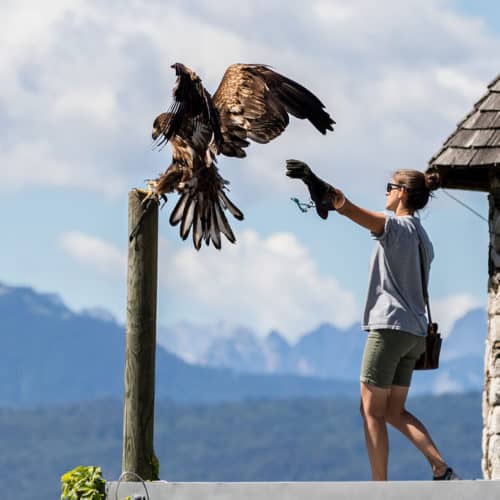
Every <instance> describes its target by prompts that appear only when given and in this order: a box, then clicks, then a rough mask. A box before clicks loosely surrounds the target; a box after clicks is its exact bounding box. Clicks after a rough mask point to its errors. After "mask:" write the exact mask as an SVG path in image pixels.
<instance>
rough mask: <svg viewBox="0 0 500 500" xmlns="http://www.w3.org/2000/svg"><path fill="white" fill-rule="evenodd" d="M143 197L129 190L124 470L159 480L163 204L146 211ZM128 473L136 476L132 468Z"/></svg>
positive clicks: (147, 478) (154, 205) (132, 479)
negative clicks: (160, 211)
mask: <svg viewBox="0 0 500 500" xmlns="http://www.w3.org/2000/svg"><path fill="white" fill-rule="evenodd" d="M143 199H144V194H142V193H139V192H138V191H135V190H133V191H131V192H130V193H129V197H128V230H129V234H131V232H132V231H133V230H134V229H135V228H136V227H138V230H137V231H136V232H135V236H134V238H133V239H132V240H131V241H129V246H128V275H127V326H126V348H125V401H124V414H123V458H122V471H123V472H125V471H128V472H133V473H135V474H138V475H139V476H140V477H142V478H143V479H145V480H154V479H158V477H157V476H158V463H157V460H156V457H155V455H154V450H153V431H154V394H155V352H156V294H157V281H158V277H157V276H158V205H157V204H156V203H151V205H150V206H149V207H148V209H147V213H146V214H145V215H144V217H142V216H143V213H144V210H145V206H144V205H142V203H141V202H142V200H143ZM141 217H142V221H141V223H140V226H137V224H138V222H139V221H140V220H141ZM125 479H126V480H128V481H135V480H136V478H135V477H133V476H132V474H130V477H125Z"/></svg>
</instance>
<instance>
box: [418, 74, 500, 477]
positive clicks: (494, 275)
mask: <svg viewBox="0 0 500 500" xmlns="http://www.w3.org/2000/svg"><path fill="white" fill-rule="evenodd" d="M428 171H434V172H438V173H439V175H440V177H441V185H442V187H444V188H450V189H466V190H475V191H485V192H487V193H489V196H488V199H489V228H490V244H489V252H488V274H489V277H488V334H487V340H486V352H485V364H484V390H483V425H484V427H483V443H482V446H483V460H482V469H483V475H484V477H485V478H486V479H500V75H499V76H498V77H497V78H496V79H495V80H494V81H493V82H492V83H490V85H488V91H487V92H486V94H485V95H484V96H483V97H481V99H479V101H478V102H477V103H476V104H475V105H474V108H473V110H472V111H471V112H470V113H469V114H468V115H467V116H466V117H465V118H464V119H463V120H462V121H461V122H460V123H459V124H458V126H457V128H456V130H455V131H454V132H453V134H452V135H451V136H450V137H448V139H447V140H446V141H445V143H444V145H443V147H442V148H441V149H440V150H439V151H438V153H436V154H435V155H434V156H433V158H432V159H431V160H430V162H429V168H428Z"/></svg>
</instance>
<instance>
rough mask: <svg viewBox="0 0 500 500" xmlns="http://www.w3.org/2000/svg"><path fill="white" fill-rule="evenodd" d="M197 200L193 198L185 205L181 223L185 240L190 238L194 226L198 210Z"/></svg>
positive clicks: (182, 236)
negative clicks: (195, 213)
mask: <svg viewBox="0 0 500 500" xmlns="http://www.w3.org/2000/svg"><path fill="white" fill-rule="evenodd" d="M196 205H197V203H196V198H194V197H191V198H190V199H189V201H188V202H187V203H186V204H185V207H184V212H183V214H182V223H181V229H180V232H181V238H182V239H183V240H185V239H186V238H187V237H188V236H189V231H190V229H191V226H192V225H193V217H194V212H195V208H196Z"/></svg>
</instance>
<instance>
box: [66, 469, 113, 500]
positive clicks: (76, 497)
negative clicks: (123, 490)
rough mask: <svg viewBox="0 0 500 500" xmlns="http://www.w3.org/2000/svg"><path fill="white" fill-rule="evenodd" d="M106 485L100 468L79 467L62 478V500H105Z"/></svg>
mask: <svg viewBox="0 0 500 500" xmlns="http://www.w3.org/2000/svg"><path fill="white" fill-rule="evenodd" d="M105 485H106V481H105V479H103V477H102V471H101V468H100V467H95V466H87V467H85V466H83V465H79V466H78V467H75V468H74V469H73V470H70V471H68V472H66V474H63V475H62V476H61V488H62V493H61V500H80V499H85V500H104V499H105V498H106V493H105Z"/></svg>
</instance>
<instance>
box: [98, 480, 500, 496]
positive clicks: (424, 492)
mask: <svg viewBox="0 0 500 500" xmlns="http://www.w3.org/2000/svg"><path fill="white" fill-rule="evenodd" d="M146 485H147V488H148V491H149V498H150V499H151V500H448V499H449V500H500V481H439V482H438V481H388V482H369V481H366V482H303V483H301V482H293V483H167V482H163V481H153V482H148V483H146ZM116 486H117V483H116V482H109V483H107V499H108V500H115V498H118V499H119V500H123V499H124V498H125V497H126V496H127V495H130V496H131V497H132V498H133V497H134V495H143V496H144V498H147V497H146V496H145V495H146V493H145V491H144V487H143V486H142V484H141V483H133V482H122V483H120V485H119V489H118V497H116Z"/></svg>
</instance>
